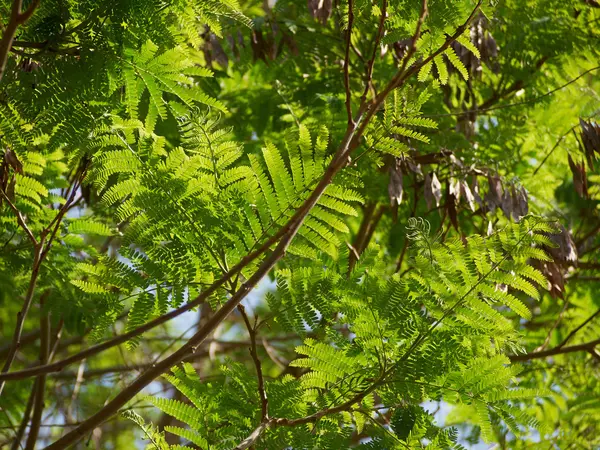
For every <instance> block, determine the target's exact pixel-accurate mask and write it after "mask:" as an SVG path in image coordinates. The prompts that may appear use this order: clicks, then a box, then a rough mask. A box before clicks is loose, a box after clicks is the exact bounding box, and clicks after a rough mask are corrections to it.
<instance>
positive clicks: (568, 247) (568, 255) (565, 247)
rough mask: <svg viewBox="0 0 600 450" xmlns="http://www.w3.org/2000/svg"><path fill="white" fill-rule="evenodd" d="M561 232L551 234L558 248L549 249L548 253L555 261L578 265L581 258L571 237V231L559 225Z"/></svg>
mask: <svg viewBox="0 0 600 450" xmlns="http://www.w3.org/2000/svg"><path fill="white" fill-rule="evenodd" d="M559 229H560V232H559V233H556V234H551V235H550V236H549V237H550V239H551V240H552V242H554V243H555V244H556V245H557V247H555V248H549V249H548V253H550V255H551V256H552V258H554V260H555V261H560V262H567V263H576V262H577V260H578V258H579V256H578V254H577V245H576V244H575V241H574V240H573V237H572V236H571V233H570V232H569V230H567V229H566V228H565V227H564V226H562V225H559Z"/></svg>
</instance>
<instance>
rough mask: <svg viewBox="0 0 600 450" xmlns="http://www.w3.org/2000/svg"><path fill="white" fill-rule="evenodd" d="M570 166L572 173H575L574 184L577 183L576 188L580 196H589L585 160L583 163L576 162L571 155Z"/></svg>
mask: <svg viewBox="0 0 600 450" xmlns="http://www.w3.org/2000/svg"><path fill="white" fill-rule="evenodd" d="M569 167H570V168H571V173H572V174H573V184H574V185H575V190H576V191H577V193H578V194H579V196H580V197H582V198H589V194H588V189H587V176H586V173H585V164H584V163H583V161H581V163H576V162H575V161H573V158H571V155H569Z"/></svg>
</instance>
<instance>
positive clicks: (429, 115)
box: [423, 66, 600, 117]
mask: <svg viewBox="0 0 600 450" xmlns="http://www.w3.org/2000/svg"><path fill="white" fill-rule="evenodd" d="M598 69H600V66H596V67H593V68H591V69H588V70H586V71H584V72H582V73H581V74H580V75H579V76H577V77H575V78H573V79H572V80H570V81H568V82H567V83H565V84H563V85H561V86H559V87H557V88H554V89H552V90H550V91H548V92H546V93H544V94H542V95H538V96H537V97H533V98H532V99H529V100H523V101H521V102H516V103H508V104H506V105H497V106H491V107H489V108H486V107H485V106H484V107H483V108H479V109H469V110H466V111H460V112H455V113H440V114H427V115H424V116H423V117H445V116H464V115H467V114H471V113H477V114H481V113H487V112H490V111H496V110H499V109H506V108H513V107H515V106H523V105H527V104H529V103H537V102H538V101H540V100H542V99H543V98H546V97H548V96H550V95H552V94H554V93H555V92H558V91H560V90H562V89H564V88H566V87H567V86H569V85H571V84H573V83H575V82H576V81H577V80H579V79H580V78H581V77H583V76H585V75H587V74H588V73H590V72H594V71H596V70H598ZM486 103H487V102H486Z"/></svg>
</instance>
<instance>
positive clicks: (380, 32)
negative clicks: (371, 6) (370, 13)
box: [360, 0, 387, 103]
mask: <svg viewBox="0 0 600 450" xmlns="http://www.w3.org/2000/svg"><path fill="white" fill-rule="evenodd" d="M386 16H387V0H383V1H382V4H381V18H380V19H379V29H378V30H377V37H376V38H375V45H374V46H373V54H372V55H371V59H369V61H368V66H367V79H366V82H365V90H364V92H363V94H362V96H361V100H360V101H361V103H364V102H365V101H366V99H367V93H368V92H369V88H373V68H374V66H375V58H376V57H377V50H379V43H380V42H381V38H382V37H383V32H384V25H385V19H386Z"/></svg>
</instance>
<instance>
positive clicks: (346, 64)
mask: <svg viewBox="0 0 600 450" xmlns="http://www.w3.org/2000/svg"><path fill="white" fill-rule="evenodd" d="M352 8H353V4H352V0H348V30H347V31H346V55H345V57H344V89H345V90H346V113H347V114H348V125H351V124H352V123H353V119H352V92H351V91H350V43H351V42H350V40H351V39H352V25H353V24H354V10H353V9H352Z"/></svg>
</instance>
